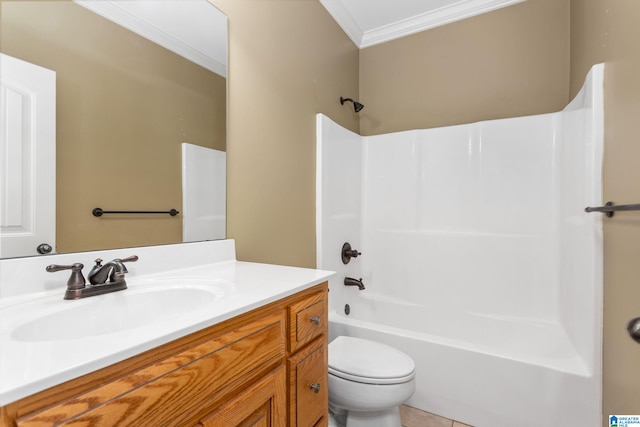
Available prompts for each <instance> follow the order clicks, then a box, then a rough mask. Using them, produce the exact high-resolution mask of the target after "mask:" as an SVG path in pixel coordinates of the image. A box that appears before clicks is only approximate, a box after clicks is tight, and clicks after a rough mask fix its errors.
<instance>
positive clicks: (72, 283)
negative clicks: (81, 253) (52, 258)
mask: <svg viewBox="0 0 640 427" xmlns="http://www.w3.org/2000/svg"><path fill="white" fill-rule="evenodd" d="M83 268H84V264H80V263H75V264H71V265H57V264H51V265H48V266H47V267H46V268H45V270H47V271H48V272H49V273H54V272H56V271H60V270H71V276H70V277H69V280H67V289H71V290H75V289H82V288H84V287H85V283H86V282H85V280H84V276H83V275H82V269H83Z"/></svg>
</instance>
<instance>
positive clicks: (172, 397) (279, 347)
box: [0, 283, 328, 427]
mask: <svg viewBox="0 0 640 427" xmlns="http://www.w3.org/2000/svg"><path fill="white" fill-rule="evenodd" d="M326 293H327V285H326V283H323V284H321V285H317V286H315V287H313V288H311V289H309V290H306V291H303V292H300V293H299V294H296V295H293V296H291V297H288V298H285V299H283V300H280V301H277V302H275V303H272V304H269V305H267V306H264V307H261V308H259V309H256V310H254V311H251V312H249V313H246V314H244V315H241V316H238V317H236V318H233V319H230V320H228V321H225V322H222V323H220V324H218V325H214V326H212V327H210V328H207V329H205V330H202V331H199V332H196V333H194V334H191V335H189V336H187V337H184V338H181V339H179V340H176V341H174V342H171V343H169V344H166V345H163V346H160V347H158V348H156V349H153V350H150V351H148V352H146V353H143V354H141V355H138V356H135V357H133V358H131V359H128V360H125V361H123V362H120V363H117V364H115V365H112V366H109V367H107V368H104V369H102V370H100V371H97V372H94V373H91V374H88V375H85V376H83V377H80V378H78V379H75V380H72V381H69V382H67V383H64V384H61V385H59V386H56V387H53V388H51V389H49V390H45V391H43V392H40V393H38V394H36V395H33V396H29V397H27V398H25V399H22V400H19V401H18V402H14V403H12V404H10V405H7V406H5V407H3V408H0V426H2V427H4V426H5V425H6V426H10V427H16V426H17V427H47V426H91V427H94V426H95V427H99V426H108V427H112V426H116V425H121V426H134V425H135V426H154V427H160V426H172V427H173V426H189V427H192V426H199V427H214V426H225V427H230V426H278V427H285V426H287V425H289V426H300V427H313V426H315V425H326V419H327V404H328V400H327V399H328V398H327V396H328V394H327V369H328V368H327V307H326V304H327V298H326ZM323 423H324V424H323Z"/></svg>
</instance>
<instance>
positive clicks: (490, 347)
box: [329, 290, 600, 427]
mask: <svg viewBox="0 0 640 427" xmlns="http://www.w3.org/2000/svg"><path fill="white" fill-rule="evenodd" d="M366 292H367V291H366V290H365V291H363V292H361V293H360V294H359V295H357V296H354V297H352V298H350V304H349V306H350V315H348V316H347V315H345V314H344V311H342V310H341V311H340V312H338V311H335V310H334V311H331V312H330V314H329V333H330V340H332V339H333V338H335V337H336V336H338V335H348V336H353V337H360V338H366V339H371V340H375V341H379V342H384V343H386V344H389V345H392V346H394V347H396V348H398V349H401V350H402V351H404V352H406V353H407V354H408V355H410V356H411V357H412V358H413V359H414V360H415V362H416V372H417V376H416V392H415V393H414V395H413V397H412V398H411V399H410V400H409V401H408V402H407V404H408V405H410V406H414V407H417V408H420V409H423V410H426V411H429V412H432V413H436V414H439V415H442V416H445V417H448V418H453V419H456V420H458V421H462V422H465V423H468V424H470V425H473V426H477V427H483V426H486V427H503V426H504V427H511V426H518V427H541V426H575V427H582V426H595V425H597V420H598V419H599V416H600V415H599V409H598V407H597V405H596V406H592V407H590V408H587V409H586V410H585V408H584V403H585V402H593V401H594V399H597V398H598V396H597V395H595V396H594V393H593V387H591V386H590V382H591V381H592V377H591V376H592V373H590V372H589V370H588V369H587V367H586V365H585V363H584V361H583V360H582V359H581V358H580V357H579V356H578V354H577V353H576V351H575V349H574V348H573V347H572V346H571V345H570V344H568V342H569V340H568V339H567V337H566V334H565V332H564V331H563V329H562V327H560V326H559V325H554V324H551V323H546V322H536V321H522V320H517V319H509V318H494V317H489V316H480V315H473V314H466V315H464V316H463V315H460V314H459V313H457V314H456V315H455V316H453V315H450V314H449V313H447V312H446V311H444V310H437V309H434V308H428V307H425V306H422V305H419V304H414V303H411V302H404V301H401V300H390V299H389V298H386V297H381V298H378V297H377V296H376V295H375V294H373V293H366ZM564 390H572V392H571V393H566V392H565V391H564Z"/></svg>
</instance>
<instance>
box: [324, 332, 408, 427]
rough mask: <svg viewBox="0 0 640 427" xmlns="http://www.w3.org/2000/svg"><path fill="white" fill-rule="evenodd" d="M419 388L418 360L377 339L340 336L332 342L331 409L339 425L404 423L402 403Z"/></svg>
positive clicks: (360, 426) (392, 426)
mask: <svg viewBox="0 0 640 427" xmlns="http://www.w3.org/2000/svg"><path fill="white" fill-rule="evenodd" d="M414 390H415V363H414V361H413V359H411V358H410V357H409V356H407V355H406V354H405V353H403V352H401V351H400V350H397V349H395V348H393V347H390V346H388V345H386V344H382V343H379V342H375V341H370V340H365V339H362V338H354V337H346V336H339V337H337V338H336V339H335V340H333V341H332V342H331V343H330V344H329V409H330V412H331V413H332V415H333V418H334V419H335V420H336V421H335V422H336V423H337V425H345V426H346V427H364V426H367V427H400V426H401V421H400V404H402V403H403V402H404V401H406V400H407V399H408V398H409V397H411V395H412V394H413V391H414Z"/></svg>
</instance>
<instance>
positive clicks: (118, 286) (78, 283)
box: [46, 255, 138, 300]
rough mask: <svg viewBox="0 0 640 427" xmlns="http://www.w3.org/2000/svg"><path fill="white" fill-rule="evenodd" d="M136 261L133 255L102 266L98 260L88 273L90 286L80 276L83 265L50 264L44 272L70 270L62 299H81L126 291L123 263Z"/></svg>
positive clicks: (125, 270)
mask: <svg viewBox="0 0 640 427" xmlns="http://www.w3.org/2000/svg"><path fill="white" fill-rule="evenodd" d="M137 260H138V257H137V256H136V255H134V256H131V257H129V258H125V259H120V258H116V259H114V260H113V261H109V262H108V263H106V264H105V265H102V260H101V259H100V258H98V259H97V260H96V265H94V266H93V268H92V269H91V272H90V273H89V282H90V283H91V284H90V285H86V282H85V280H84V276H83V275H82V269H83V268H84V265H83V264H80V263H76V264H72V265H56V264H52V265H48V266H47V268H46V270H47V271H48V272H50V273H53V272H56V271H60V270H71V277H69V280H68V281H67V291H66V292H65V294H64V299H69V300H71V299H81V298H86V297H91V296H95V295H102V294H106V293H109V292H116V291H122V290H125V289H127V282H126V281H125V280H124V275H125V273H128V271H127V267H125V265H124V263H125V262H133V261H137ZM107 277H108V278H109V282H107ZM105 282H106V283H105Z"/></svg>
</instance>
